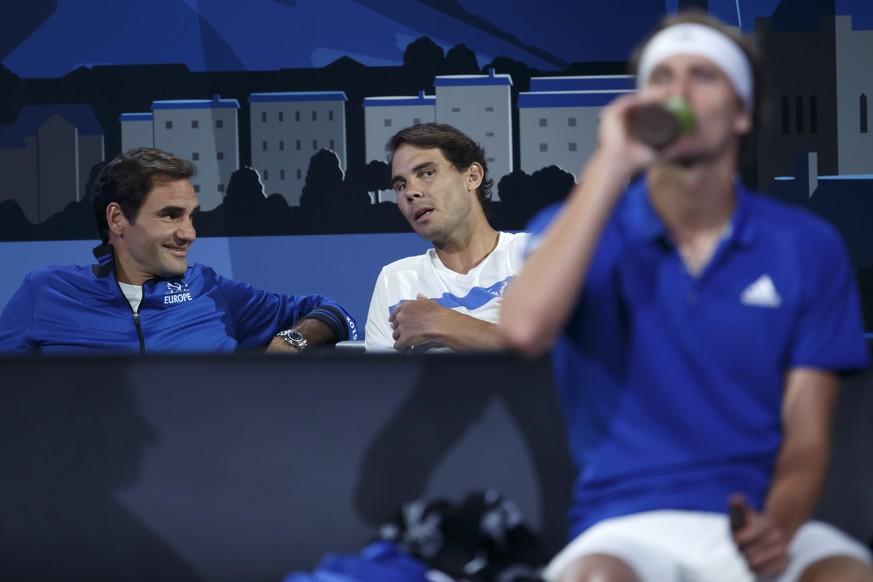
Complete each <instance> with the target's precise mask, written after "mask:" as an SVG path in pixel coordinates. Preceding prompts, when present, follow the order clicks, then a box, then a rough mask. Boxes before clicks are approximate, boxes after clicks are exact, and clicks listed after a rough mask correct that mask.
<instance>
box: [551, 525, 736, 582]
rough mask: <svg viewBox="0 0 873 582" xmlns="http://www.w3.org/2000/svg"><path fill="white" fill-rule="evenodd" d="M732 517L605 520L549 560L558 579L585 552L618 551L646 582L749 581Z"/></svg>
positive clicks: (615, 555) (553, 576) (552, 575)
mask: <svg viewBox="0 0 873 582" xmlns="http://www.w3.org/2000/svg"><path fill="white" fill-rule="evenodd" d="M728 532H729V526H728V523H727V517H726V516H724V515H720V514H710V513H698V512H688V511H652V512H645V513H640V514H634V515H629V516H623V517H618V518H614V519H609V520H605V521H603V522H601V523H598V524H597V525H595V526H593V527H592V528H590V529H589V530H587V531H585V532H583V533H582V534H581V535H580V536H578V537H577V538H576V539H574V540H573V541H572V542H570V544H569V545H568V546H567V547H566V548H564V550H562V551H561V552H560V553H559V554H558V555H557V556H555V558H554V559H553V560H552V561H551V562H550V563H549V565H548V566H547V568H546V570H545V572H544V578H545V579H546V580H548V581H553V580H557V579H558V576H559V575H560V574H561V573H562V572H563V571H565V570H566V569H567V568H568V567H569V566H570V565H571V564H579V560H581V558H582V557H584V556H590V555H594V554H601V555H604V554H605V555H608V556H613V557H615V558H618V559H620V560H622V561H623V562H624V563H626V564H627V565H628V566H630V568H631V569H632V570H633V571H634V572H635V574H636V575H637V577H638V578H639V579H640V580H642V581H644V582H649V581H657V582H689V581H700V582H703V581H706V582H710V581H712V582H721V581H726V582H744V581H751V580H753V578H752V577H751V575H750V573H749V571H748V568H746V565H745V562H744V561H743V559H742V556H741V555H740V554H739V552H738V551H737V549H736V547H735V546H734V544H733V542H732V540H731V539H730V536H729V534H728Z"/></svg>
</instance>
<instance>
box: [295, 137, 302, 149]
mask: <svg viewBox="0 0 873 582" xmlns="http://www.w3.org/2000/svg"><path fill="white" fill-rule="evenodd" d="M296 145H297V151H298V152H299V151H300V148H301V145H300V140H299V139H298V140H297V144H296Z"/></svg>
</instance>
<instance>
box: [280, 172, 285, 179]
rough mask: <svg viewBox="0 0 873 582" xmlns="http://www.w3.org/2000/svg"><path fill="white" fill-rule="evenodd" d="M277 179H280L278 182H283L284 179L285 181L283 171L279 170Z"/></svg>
mask: <svg viewBox="0 0 873 582" xmlns="http://www.w3.org/2000/svg"><path fill="white" fill-rule="evenodd" d="M279 179H280V180H284V179H285V170H279Z"/></svg>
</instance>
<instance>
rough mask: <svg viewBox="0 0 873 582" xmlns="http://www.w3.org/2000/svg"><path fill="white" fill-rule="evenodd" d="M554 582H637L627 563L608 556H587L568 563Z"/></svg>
mask: <svg viewBox="0 0 873 582" xmlns="http://www.w3.org/2000/svg"><path fill="white" fill-rule="evenodd" d="M556 582H639V578H638V577H637V575H636V573H635V572H634V571H633V569H632V568H631V567H630V566H628V564H627V562H625V561H624V560H621V559H619V558H616V557H615V556H610V555H609V554H588V555H586V556H581V557H580V558H577V559H576V560H574V561H572V562H570V563H569V564H568V565H567V567H566V568H564V570H563V571H562V572H561V573H560V575H559V576H558V577H557V579H556Z"/></svg>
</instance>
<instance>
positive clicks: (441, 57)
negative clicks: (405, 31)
mask: <svg viewBox="0 0 873 582" xmlns="http://www.w3.org/2000/svg"><path fill="white" fill-rule="evenodd" d="M445 66H446V58H445V54H444V53H443V49H441V48H440V47H439V46H438V45H437V44H436V43H434V41H432V40H431V39H430V38H428V37H426V36H423V37H421V38H419V39H416V40H414V41H412V42H411V43H409V44H408V45H407V46H406V50H405V51H404V53H403V69H404V71H405V73H406V78H407V79H409V81H410V82H412V83H413V86H414V87H415V88H417V89H428V88H432V87H433V78H434V77H436V76H437V75H441V74H443V71H445Z"/></svg>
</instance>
